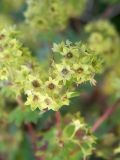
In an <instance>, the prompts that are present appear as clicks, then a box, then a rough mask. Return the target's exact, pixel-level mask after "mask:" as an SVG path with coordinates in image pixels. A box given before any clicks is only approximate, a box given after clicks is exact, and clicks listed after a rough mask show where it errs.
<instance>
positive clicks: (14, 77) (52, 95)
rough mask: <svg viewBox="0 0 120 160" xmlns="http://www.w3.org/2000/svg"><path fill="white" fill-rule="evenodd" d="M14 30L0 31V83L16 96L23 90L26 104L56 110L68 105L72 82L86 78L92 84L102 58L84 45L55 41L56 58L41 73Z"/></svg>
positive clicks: (82, 80)
mask: <svg viewBox="0 0 120 160" xmlns="http://www.w3.org/2000/svg"><path fill="white" fill-rule="evenodd" d="M16 34H17V33H16V31H15V30H13V29H8V30H2V31H1V33H0V48H1V50H0V52H1V54H0V79H1V85H3V86H4V85H6V86H7V87H8V88H9V89H10V90H11V91H12V92H13V93H15V95H16V96H18V95H19V94H21V93H24V94H26V95H27V100H26V102H25V104H26V105H30V106H31V109H32V110H35V109H36V108H39V109H40V110H50V109H52V110H58V109H59V108H60V107H61V106H63V105H69V99H70V98H71V97H72V96H73V95H74V92H75V87H74V86H75V85H74V84H77V85H78V84H81V83H83V82H86V81H90V82H91V83H92V84H95V80H94V75H95V73H98V72H99V71H100V69H101V60H100V59H99V56H98V55H97V54H95V53H94V52H93V51H91V50H90V49H89V48H88V46H87V45H85V44H82V43H81V42H77V43H72V42H70V41H66V43H64V42H61V43H60V44H54V45H53V49H52V50H53V52H54V53H53V54H54V57H55V58H54V59H56V60H53V61H52V64H51V67H50V69H49V71H48V73H46V75H45V76H44V74H42V73H44V69H42V67H41V65H40V64H39V63H38V61H37V60H36V59H35V58H33V57H32V56H31V54H30V52H29V50H28V49H26V48H24V47H23V46H22V44H21V43H20V42H19V40H17V39H16ZM58 56H59V57H60V58H59V60H57V57H58ZM3 88H5V87H3Z"/></svg>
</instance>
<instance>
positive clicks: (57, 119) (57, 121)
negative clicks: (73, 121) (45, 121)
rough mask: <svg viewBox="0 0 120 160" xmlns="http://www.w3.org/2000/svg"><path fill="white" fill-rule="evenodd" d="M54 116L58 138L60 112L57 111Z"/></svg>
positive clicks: (59, 132) (59, 133)
mask: <svg viewBox="0 0 120 160" xmlns="http://www.w3.org/2000/svg"><path fill="white" fill-rule="evenodd" d="M55 116H56V127H57V129H58V136H60V135H61V129H60V121H61V115H60V112H59V111H57V112H56V114H55Z"/></svg>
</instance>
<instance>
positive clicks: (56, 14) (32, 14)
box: [25, 0, 86, 31]
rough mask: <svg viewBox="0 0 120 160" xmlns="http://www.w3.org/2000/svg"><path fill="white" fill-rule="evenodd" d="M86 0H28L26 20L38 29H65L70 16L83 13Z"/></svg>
mask: <svg viewBox="0 0 120 160" xmlns="http://www.w3.org/2000/svg"><path fill="white" fill-rule="evenodd" d="M85 3H86V0H69V1H66V0H44V1H41V0H27V5H28V8H27V10H26V12H25V17H26V22H27V23H28V24H29V25H30V26H32V27H33V28H34V29H37V30H38V31H43V30H52V31H55V30H63V29H64V28H65V27H66V25H67V22H68V19H69V18H70V17H76V16H78V15H80V13H82V11H83V9H84V7H85Z"/></svg>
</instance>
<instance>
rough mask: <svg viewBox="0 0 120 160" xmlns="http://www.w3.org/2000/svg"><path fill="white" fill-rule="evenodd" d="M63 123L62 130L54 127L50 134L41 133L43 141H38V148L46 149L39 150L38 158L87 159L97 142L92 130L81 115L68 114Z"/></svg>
mask: <svg viewBox="0 0 120 160" xmlns="http://www.w3.org/2000/svg"><path fill="white" fill-rule="evenodd" d="M61 121H62V125H61V127H60V130H57V128H56V127H52V128H51V129H50V130H49V132H45V133H44V132H43V133H42V132H40V133H39V135H38V136H39V137H41V139H40V141H37V146H38V147H39V148H41V147H42V146H43V145H44V146H46V149H45V150H38V151H37V152H36V156H38V157H44V156H45V158H46V159H47V160H51V159H53V160H56V159H57V158H61V159H64V157H67V159H69V160H75V159H76V160H77V159H82V158H83V157H84V159H86V158H87V156H89V155H90V154H91V153H92V151H93V149H94V147H93V144H94V143H95V140H96V139H95V137H94V136H93V135H92V133H91V130H90V129H89V128H88V126H87V125H86V123H85V122H84V120H83V118H81V116H80V115H79V114H75V115H70V114H67V115H66V116H65V117H63V118H62V120H61ZM58 132H59V133H58ZM49 137H51V138H49ZM46 142H47V143H46ZM73 148H74V150H73Z"/></svg>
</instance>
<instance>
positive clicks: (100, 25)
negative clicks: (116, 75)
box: [85, 20, 120, 67]
mask: <svg viewBox="0 0 120 160" xmlns="http://www.w3.org/2000/svg"><path fill="white" fill-rule="evenodd" d="M85 31H86V32H87V34H88V40H87V42H88V43H89V47H90V48H91V49H92V50H94V51H95V52H97V53H99V54H100V55H101V57H102V59H103V60H104V65H105V66H106V67H110V66H111V65H112V64H115V63H116V61H117V60H118V56H119V51H120V47H119V43H120V39H119V36H118V33H117V31H116V29H115V28H114V26H113V25H112V24H111V23H110V22H108V21H106V20H99V21H95V22H91V23H90V24H88V25H87V26H86V27H85ZM114 62H115V63H114Z"/></svg>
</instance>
